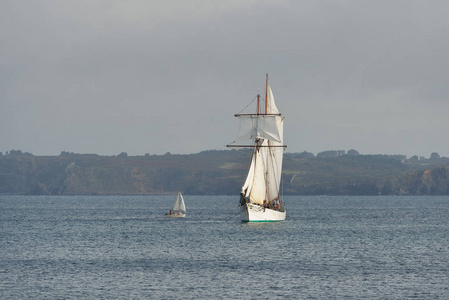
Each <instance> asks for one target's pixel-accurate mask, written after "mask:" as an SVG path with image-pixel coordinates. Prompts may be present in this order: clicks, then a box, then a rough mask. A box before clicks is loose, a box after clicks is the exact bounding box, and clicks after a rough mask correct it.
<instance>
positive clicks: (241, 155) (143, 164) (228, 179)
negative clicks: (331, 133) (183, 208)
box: [0, 149, 449, 195]
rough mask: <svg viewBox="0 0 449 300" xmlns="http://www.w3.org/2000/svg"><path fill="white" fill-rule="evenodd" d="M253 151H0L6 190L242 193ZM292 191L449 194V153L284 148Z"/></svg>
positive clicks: (287, 188) (1, 189)
mask: <svg viewBox="0 0 449 300" xmlns="http://www.w3.org/2000/svg"><path fill="white" fill-rule="evenodd" d="M247 163H248V153H247V152H245V151H233V150H208V151H202V152H200V153H195V154H173V155H172V154H170V153H166V154H164V155H150V154H148V153H147V154H145V155H142V156H128V155H127V153H126V152H122V153H120V154H118V155H116V156H101V155H97V154H76V153H71V152H65V151H63V152H61V154H60V155H58V156H34V155H33V154H31V153H29V152H22V151H21V150H11V151H8V152H7V153H5V154H0V194H10V195H11V194H12V195H149V194H154V195H156V194H157V195H164V194H175V193H176V192H177V191H182V192H183V193H184V194H187V195H188V194H190V195H234V194H235V195H237V194H238V193H239V191H240V188H241V184H242V181H243V180H244V176H245V171H246V168H247ZM282 187H283V192H284V194H285V195H449V158H447V157H440V156H439V155H438V153H435V152H434V153H432V154H431V155H430V157H429V158H424V157H417V156H412V157H410V158H407V157H406V156H405V155H361V154H359V153H358V151H356V150H354V149H351V150H348V151H347V152H346V151H344V150H330V151H324V152H321V153H318V154H317V155H314V154H312V153H310V152H302V153H285V158H284V165H283V185H282Z"/></svg>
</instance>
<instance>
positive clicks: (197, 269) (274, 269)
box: [0, 195, 449, 299]
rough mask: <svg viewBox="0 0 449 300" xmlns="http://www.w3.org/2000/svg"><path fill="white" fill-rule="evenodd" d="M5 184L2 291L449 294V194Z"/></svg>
mask: <svg viewBox="0 0 449 300" xmlns="http://www.w3.org/2000/svg"><path fill="white" fill-rule="evenodd" d="M184 199H185V201H186V206H187V216H186V218H185V219H174V218H166V217H165V213H167V212H168V211H169V210H170V208H171V207H172V206H173V204H174V202H175V200H176V195H173V196H0V229H1V230H0V298H1V299H71V298H76V299H80V298H82V299H86V298H95V299H341V298H347V299H374V298H381V299H404V298H415V299H449V197H439V196H434V197H324V196H316V197H300V196H298V197H293V196H290V197H285V199H284V202H285V205H286V209H287V219H286V221H284V222H278V223H241V222H240V220H239V219H238V217H237V213H238V208H237V203H238V200H239V198H238V196H190V195H184Z"/></svg>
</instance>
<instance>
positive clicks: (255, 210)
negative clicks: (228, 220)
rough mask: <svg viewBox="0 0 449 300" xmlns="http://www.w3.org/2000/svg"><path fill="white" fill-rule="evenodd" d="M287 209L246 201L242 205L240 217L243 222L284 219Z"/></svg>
mask: <svg viewBox="0 0 449 300" xmlns="http://www.w3.org/2000/svg"><path fill="white" fill-rule="evenodd" d="M285 216H286V212H285V211H278V210H273V209H269V208H264V207H263V206H260V205H257V204H252V203H246V205H242V206H240V218H241V220H242V222H277V221H284V220H285Z"/></svg>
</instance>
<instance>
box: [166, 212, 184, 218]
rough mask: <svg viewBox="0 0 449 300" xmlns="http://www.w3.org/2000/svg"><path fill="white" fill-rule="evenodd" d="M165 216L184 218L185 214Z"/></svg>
mask: <svg viewBox="0 0 449 300" xmlns="http://www.w3.org/2000/svg"><path fill="white" fill-rule="evenodd" d="M166 216H167V218H185V217H186V214H181V213H179V214H172V215H166Z"/></svg>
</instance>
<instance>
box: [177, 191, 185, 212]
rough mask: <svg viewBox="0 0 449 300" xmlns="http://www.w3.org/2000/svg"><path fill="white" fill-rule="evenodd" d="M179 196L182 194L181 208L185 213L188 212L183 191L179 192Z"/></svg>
mask: <svg viewBox="0 0 449 300" xmlns="http://www.w3.org/2000/svg"><path fill="white" fill-rule="evenodd" d="M179 196H181V205H180V206H179V209H180V210H182V211H183V212H184V213H185V212H186V205H185V203H184V198H183V197H182V194H181V193H179Z"/></svg>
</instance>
